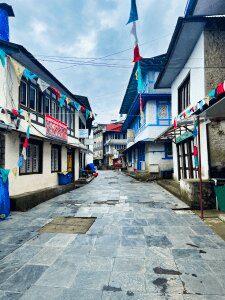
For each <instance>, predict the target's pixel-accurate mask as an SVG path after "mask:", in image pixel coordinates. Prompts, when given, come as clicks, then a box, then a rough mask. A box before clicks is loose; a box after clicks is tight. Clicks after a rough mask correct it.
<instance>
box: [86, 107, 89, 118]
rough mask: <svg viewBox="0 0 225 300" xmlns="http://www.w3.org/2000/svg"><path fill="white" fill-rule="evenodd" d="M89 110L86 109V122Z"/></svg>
mask: <svg viewBox="0 0 225 300" xmlns="http://www.w3.org/2000/svg"><path fill="white" fill-rule="evenodd" d="M89 115H90V110H88V109H86V120H87V119H88V118H89Z"/></svg>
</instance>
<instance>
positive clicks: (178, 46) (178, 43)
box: [155, 17, 206, 88]
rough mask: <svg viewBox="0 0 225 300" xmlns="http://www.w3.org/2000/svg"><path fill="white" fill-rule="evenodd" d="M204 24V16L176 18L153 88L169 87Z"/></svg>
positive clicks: (191, 49)
mask: <svg viewBox="0 0 225 300" xmlns="http://www.w3.org/2000/svg"><path fill="white" fill-rule="evenodd" d="M205 24H206V19H205V18H204V17H190V18H179V19H178V21H177V25H176V28H175V31H174V34H173V37H172V39H171V42H170V45H169V48H168V51H167V58H166V64H165V66H164V68H163V70H162V72H161V73H160V74H159V76H158V79H157V81H156V84H155V88H170V87H171V85H172V83H173V81H174V80H175V78H176V77H177V75H178V74H179V73H180V71H181V70H182V68H183V67H184V66H185V64H186V62H187V60H188V58H189V57H190V55H191V53H192V51H193V49H194V47H195V45H196V43H197V41H198V39H199V37H200V35H201V33H202V32H203V30H204V27H205Z"/></svg>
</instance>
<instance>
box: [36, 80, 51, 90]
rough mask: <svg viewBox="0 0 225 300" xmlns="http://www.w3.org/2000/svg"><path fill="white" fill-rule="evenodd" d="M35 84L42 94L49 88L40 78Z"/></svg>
mask: <svg viewBox="0 0 225 300" xmlns="http://www.w3.org/2000/svg"><path fill="white" fill-rule="evenodd" d="M37 83H38V84H39V87H40V89H41V91H42V93H43V92H44V91H45V90H47V88H48V87H50V84H48V83H47V82H45V81H44V80H42V79H41V78H38V80H37Z"/></svg>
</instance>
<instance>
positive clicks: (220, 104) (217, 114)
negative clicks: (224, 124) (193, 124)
mask: <svg viewBox="0 0 225 300" xmlns="http://www.w3.org/2000/svg"><path fill="white" fill-rule="evenodd" d="M199 116H200V117H204V118H206V119H210V120H212V119H213V120H225V97H224V98H222V99H220V100H219V101H217V102H216V103H214V104H213V105H212V106H210V107H209V108H207V109H206V110H204V111H203V112H202V113H201V114H200V115H199Z"/></svg>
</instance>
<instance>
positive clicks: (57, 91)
mask: <svg viewBox="0 0 225 300" xmlns="http://www.w3.org/2000/svg"><path fill="white" fill-rule="evenodd" d="M51 88H52V89H53V91H54V92H55V93H56V96H57V97H58V98H60V96H61V95H60V91H59V90H57V88H55V87H53V86H51Z"/></svg>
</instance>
